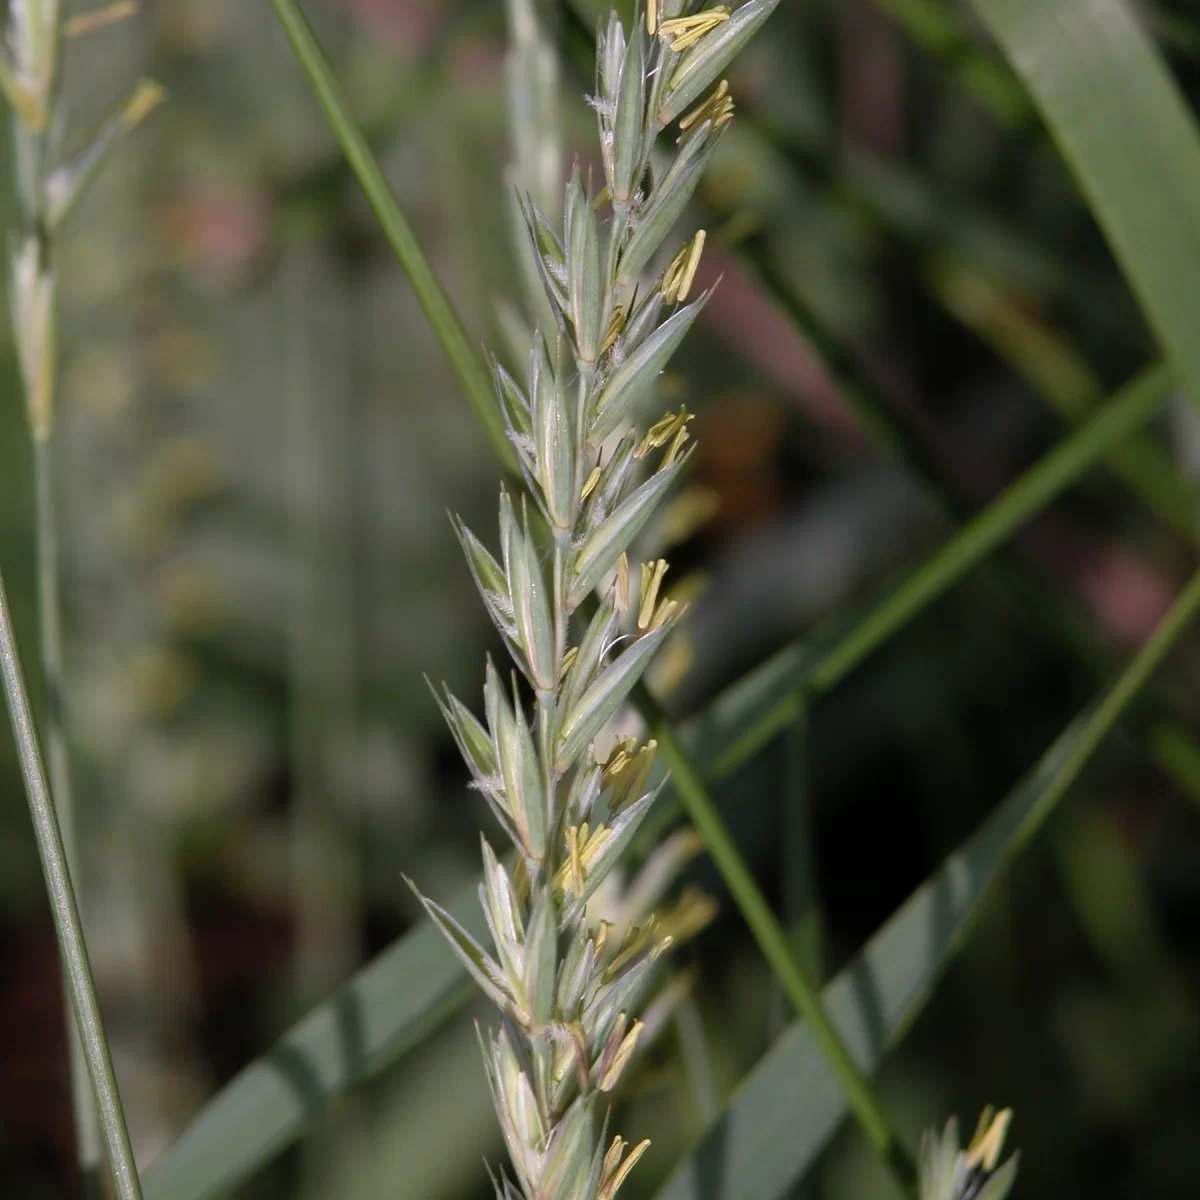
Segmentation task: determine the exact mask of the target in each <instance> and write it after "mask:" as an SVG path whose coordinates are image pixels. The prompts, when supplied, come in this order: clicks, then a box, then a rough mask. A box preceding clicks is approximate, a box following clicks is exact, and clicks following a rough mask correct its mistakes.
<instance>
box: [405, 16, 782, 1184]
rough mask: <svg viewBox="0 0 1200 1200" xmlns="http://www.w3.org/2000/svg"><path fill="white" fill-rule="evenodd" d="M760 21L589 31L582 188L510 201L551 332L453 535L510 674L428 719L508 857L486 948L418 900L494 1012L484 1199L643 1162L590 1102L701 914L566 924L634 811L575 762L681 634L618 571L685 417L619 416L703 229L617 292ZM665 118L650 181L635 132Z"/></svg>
mask: <svg viewBox="0 0 1200 1200" xmlns="http://www.w3.org/2000/svg"><path fill="white" fill-rule="evenodd" d="M776 3H778V0H749V2H748V3H746V4H743V5H741V6H740V7H738V8H737V9H736V10H733V11H731V10H730V9H729V8H728V7H726V6H724V5H716V6H713V7H711V8H698V9H693V7H692V6H691V5H689V4H688V3H687V2H686V0H649V7H640V8H639V10H638V12H637V14H636V16H635V19H634V21H633V22H632V23H631V24H630V26H629V28H628V29H627V28H626V27H625V26H624V25H623V24H622V22H621V21H620V19H619V18H618V17H617V15H616V13H611V14H610V16H609V19H608V21H607V24H606V25H605V26H604V28H603V29H602V30H601V32H600V35H599V38H598V44H597V52H596V95H595V96H594V97H592V98H591V100H590V102H591V104H592V107H593V108H594V109H595V111H596V115H597V123H598V126H599V134H600V148H601V158H602V161H603V164H604V176H605V179H604V184H603V186H602V187H601V188H600V189H599V190H598V191H597V190H596V189H595V188H594V186H593V181H592V180H591V179H590V178H585V176H584V174H583V173H582V172H581V171H580V169H579V168H578V167H576V168H575V169H574V170H573V172H572V173H571V177H570V179H569V181H568V182H567V184H566V189H565V195H564V202H563V222H562V230H561V233H560V232H559V231H558V230H557V229H555V228H554V226H553V223H552V222H551V220H550V219H549V218H548V217H547V216H546V215H545V214H544V213H543V212H542V211H541V209H540V208H539V207H538V205H537V203H536V202H535V201H534V199H533V198H532V197H530V196H528V195H521V196H520V197H519V200H520V211H521V216H522V220H523V223H524V226H525V230H526V232H527V234H528V240H529V245H530V248H531V257H532V260H533V263H534V265H535V267H536V272H537V276H538V278H539V280H540V283H541V286H542V289H543V290H544V292H545V298H546V302H547V303H546V304H544V305H543V304H539V305H538V306H537V307H538V308H539V309H540V310H541V311H543V312H547V313H548V314H549V315H550V319H551V320H552V325H551V326H550V327H549V328H543V329H541V330H538V331H537V332H535V333H534V336H533V345H532V347H531V348H530V350H529V355H528V363H527V366H526V369H525V377H524V379H523V380H521V381H518V380H517V379H515V378H514V377H513V376H512V375H510V374H509V373H508V372H507V371H506V370H504V368H503V367H501V366H500V365H499V364H498V363H496V364H494V365H493V371H494V376H495V383H496V392H497V395H498V397H499V402H500V406H501V409H502V411H503V414H504V419H505V422H506V425H507V428H508V434H509V438H510V439H511V441H512V444H513V446H514V448H515V450H516V452H517V458H518V462H519V465H520V469H521V473H522V475H523V477H524V480H525V483H526V485H527V489H528V497H527V498H525V497H523V498H521V499H520V500H518V499H516V498H515V497H513V496H512V495H510V493H509V492H508V491H507V490H502V491H501V494H500V519H499V545H498V549H497V550H496V551H495V552H493V551H492V550H490V549H488V547H487V545H485V542H484V540H483V539H481V538H479V537H478V536H476V534H475V533H473V532H472V531H471V530H470V529H468V528H467V527H466V526H465V525H463V524H462V523H461V522H456V524H455V528H456V532H457V533H458V536H459V539H460V541H461V543H462V547H463V551H464V553H465V555H466V558H467V562H468V564H469V566H470V569H471V572H472V575H473V576H474V579H475V582H476V584H477V586H478V588H479V591H480V595H481V596H482V598H483V602H484V605H485V607H486V608H487V611H488V613H489V615H490V616H491V618H492V620H493V622H494V623H495V625H496V627H497V629H498V630H499V631H500V634H501V636H502V638H503V639H504V643H505V646H506V647H507V649H508V651H509V653H510V655H511V657H512V660H513V663H514V665H515V670H514V671H513V672H512V673H511V674H510V676H509V678H508V679H505V677H504V675H503V674H502V673H501V671H500V670H499V669H498V668H497V667H496V665H495V664H494V663H492V662H491V661H489V662H488V664H487V671H486V679H485V684H484V703H483V719H482V720H481V719H479V718H478V717H476V716H475V715H474V714H473V713H472V712H471V710H470V709H469V708H468V707H467V706H466V705H465V704H463V703H461V702H460V701H459V700H458V699H457V698H456V697H454V696H452V695H450V694H449V693H448V692H447V693H446V695H445V696H444V697H439V698H438V703H439V704H440V706H441V708H442V712H443V715H444V716H445V718H446V721H447V723H448V724H449V726H450V729H451V732H452V733H453V735H454V738H455V740H456V742H457V744H458V747H459V750H460V751H461V752H462V755H463V758H464V759H465V761H466V763H467V766H468V768H469V770H470V773H471V777H472V782H473V786H474V787H475V788H477V789H478V790H479V791H480V792H481V793H482V795H483V797H484V799H485V800H486V801H487V803H488V805H489V806H490V807H491V810H492V812H493V814H494V815H495V817H496V820H497V821H498V823H499V825H500V827H501V828H502V829H503V830H504V833H505V835H506V836H507V837H508V839H509V840H510V841H511V842H512V844H513V848H514V852H515V853H514V856H513V857H512V859H511V860H509V861H508V862H506V861H505V860H504V859H503V858H502V856H501V855H499V854H497V853H496V851H495V850H494V849H493V847H492V846H491V845H490V844H489V842H488V841H487V839H486V837H485V838H483V839H482V851H483V862H484V882H483V883H482V884H481V886H480V902H481V904H482V906H483V910H484V913H485V915H486V919H487V924H488V928H489V931H490V934H491V942H492V946H491V948H490V949H488V948H485V947H484V946H482V945H480V944H479V943H478V942H476V941H475V939H474V938H472V937H471V935H470V934H469V933H467V931H466V930H465V929H463V928H462V926H461V925H459V924H458V923H457V922H456V921H455V920H454V919H453V918H452V917H451V916H450V915H449V914H448V913H447V912H446V911H445V910H444V909H442V908H441V907H440V906H438V905H437V904H435V903H433V901H431V900H428V899H424V898H422V902H423V903H424V905H425V907H426V909H427V911H428V912H429V914H430V916H431V917H432V919H433V920H434V921H435V922H436V923H437V925H438V926H439V928H440V929H441V930H442V932H443V933H444V934H445V935H446V937H447V938H448V939H449V941H450V944H451V946H452V947H453V948H454V950H455V952H456V953H457V955H458V956H459V957H460V958H461V959H462V961H463V963H464V964H465V966H466V968H467V970H468V971H469V972H470V973H471V975H472V977H473V978H474V979H475V980H476V982H477V983H478V984H479V986H480V987H481V988H482V989H483V991H484V992H485V993H486V994H487V996H488V997H489V998H490V999H491V1000H492V1002H493V1003H494V1004H495V1005H496V1007H497V1008H498V1009H499V1011H500V1023H499V1027H498V1028H497V1029H496V1030H494V1031H493V1032H491V1033H489V1034H487V1035H486V1036H483V1037H482V1038H481V1040H482V1044H483V1054H484V1060H485V1065H486V1070H487V1078H488V1083H489V1085H490V1087H491V1092H492V1099H493V1101H494V1103H495V1107H496V1112H497V1115H498V1117H499V1120H500V1125H501V1127H502V1129H503V1131H504V1137H505V1142H506V1144H507V1148H508V1153H509V1158H510V1161H511V1166H512V1171H513V1174H514V1175H515V1182H514V1181H513V1180H511V1179H509V1178H507V1177H500V1178H498V1179H496V1181H495V1186H496V1194H497V1196H499V1197H500V1198H501V1200H516V1198H518V1197H524V1200H612V1197H613V1196H615V1195H616V1193H617V1191H618V1189H619V1188H620V1187H621V1185H622V1183H623V1182H624V1181H625V1179H626V1177H627V1176H628V1174H629V1172H630V1171H631V1170H632V1168H633V1166H634V1164H635V1163H636V1162H637V1161H638V1159H639V1158H640V1157H641V1156H642V1154H643V1153H644V1152H645V1150H646V1147H647V1145H648V1143H647V1142H645V1141H642V1142H639V1143H637V1144H636V1145H633V1146H632V1147H630V1146H629V1144H628V1143H627V1142H626V1141H625V1140H624V1139H623V1138H621V1137H619V1136H617V1137H614V1138H612V1140H611V1141H608V1139H607V1136H606V1134H605V1133H604V1132H603V1130H604V1128H605V1127H606V1126H607V1115H606V1113H605V1112H603V1111H602V1109H603V1107H604V1106H605V1105H606V1101H605V1100H604V1097H605V1095H606V1094H607V1093H610V1092H612V1091H613V1089H614V1088H616V1087H617V1085H618V1084H619V1082H620V1080H621V1078H622V1075H623V1074H624V1072H625V1071H626V1069H627V1068H628V1065H629V1063H630V1061H631V1059H632V1058H633V1056H634V1055H635V1053H636V1052H637V1049H638V1046H639V1043H640V1042H641V1040H642V1039H643V1037H644V1035H645V1025H644V1024H643V1021H642V1020H641V1019H639V1017H638V1016H637V1014H638V1012H639V1011H640V1010H641V1008H642V1007H643V1004H644V1002H645V999H646V996H647V993H648V991H649V989H650V987H651V986H652V984H653V982H654V977H655V965H656V963H657V962H658V960H659V959H660V957H661V956H662V954H663V952H664V951H665V950H666V949H667V948H668V946H669V945H670V944H671V943H672V940H673V937H674V936H686V935H687V934H688V933H689V932H692V931H694V929H695V927H696V924H697V922H699V923H702V922H703V921H704V920H706V919H707V917H708V916H709V915H711V909H710V907H709V906H707V905H705V904H704V903H703V902H702V901H697V898H696V897H695V896H691V897H685V900H684V902H683V903H682V904H681V906H680V909H679V911H678V912H677V913H675V914H668V915H667V916H666V917H662V918H660V917H657V916H655V915H653V914H649V915H646V916H643V917H641V918H640V920H639V921H638V922H637V923H635V922H633V921H631V922H630V924H629V927H628V929H627V930H626V931H625V932H624V934H623V935H622V934H620V933H619V932H613V931H612V930H610V927H609V925H608V924H606V923H605V922H603V921H599V920H593V919H592V918H591V917H590V915H589V910H588V900H589V898H590V897H591V896H592V895H593V894H594V893H595V891H596V889H597V888H598V887H599V886H600V884H601V883H602V882H603V881H604V880H605V878H606V877H607V876H608V875H609V873H610V872H611V871H612V870H613V868H614V867H615V866H616V864H617V863H618V861H619V860H620V858H621V856H622V854H623V853H624V851H625V849H626V847H627V846H628V845H629V843H630V841H631V839H632V838H633V836H634V834H635V832H636V831H637V829H638V826H639V824H640V823H641V821H642V820H643V818H644V817H645V815H646V813H647V811H648V810H649V808H650V806H651V804H652V803H653V801H654V798H655V795H656V794H657V790H658V789H657V788H655V787H651V786H650V779H651V773H652V768H653V765H654V752H655V745H654V743H653V742H652V741H651V742H647V743H646V744H645V745H640V746H639V745H638V743H637V741H636V739H624V740H619V741H617V743H616V744H615V745H614V746H613V747H612V749H611V750H610V751H608V752H607V753H606V754H603V755H600V756H597V753H596V749H595V745H596V739H597V737H598V735H600V734H601V732H602V730H603V729H604V727H605V725H606V724H607V723H608V722H609V720H610V719H611V718H612V717H613V716H614V714H615V713H616V712H617V711H618V709H619V708H620V707H621V705H622V704H623V703H624V701H625V700H626V699H627V697H628V696H629V693H630V691H631V690H632V688H633V687H634V685H635V684H636V683H637V682H638V680H639V679H640V678H641V676H642V674H643V673H644V672H645V670H646V668H647V667H648V666H649V664H650V661H651V659H652V657H653V656H654V654H655V652H656V651H657V650H658V649H659V647H660V646H661V645H662V644H663V642H664V640H665V639H666V638H667V637H668V635H669V634H670V632H671V630H672V629H673V628H674V627H675V625H676V624H677V623H678V621H679V620H680V617H681V615H682V610H681V606H680V605H679V604H678V603H677V602H676V601H674V600H672V599H671V598H670V597H669V596H666V595H664V594H663V585H664V580H665V576H666V573H667V563H666V562H665V560H662V559H658V560H656V561H653V562H650V563H646V564H643V565H641V566H640V567H635V566H633V565H632V564H631V562H630V553H631V551H632V548H633V545H634V541H635V539H636V538H637V536H638V534H639V533H640V532H641V531H642V529H643V528H644V527H645V526H646V524H647V522H648V521H649V520H650V518H651V517H652V516H653V514H654V512H655V511H656V509H657V508H658V506H659V504H660V503H661V502H662V500H663V498H664V496H665V495H666V493H667V491H668V489H669V488H670V486H671V484H672V483H673V482H674V480H675V479H676V478H677V476H678V475H679V472H680V471H681V470H682V468H683V465H684V463H685V462H686V461H687V457H688V449H687V446H686V443H687V441H688V428H687V427H688V423H689V421H690V420H691V415H690V414H689V413H688V412H687V410H686V409H681V410H680V411H679V412H678V413H670V414H667V415H665V416H663V417H662V418H661V419H660V420H657V421H656V422H654V423H653V424H652V425H651V427H650V429H649V430H648V431H647V432H646V433H645V434H639V432H638V431H637V429H636V428H635V427H634V425H633V421H634V419H635V417H636V415H637V414H638V412H639V408H640V406H641V404H642V402H643V401H644V400H646V399H647V398H649V397H651V396H652V394H653V392H654V387H655V381H656V379H657V377H658V375H659V374H660V373H661V372H662V370H663V369H664V368H665V367H666V366H667V363H668V362H669V361H670V359H671V357H672V355H673V354H674V353H675V350H676V349H677V348H678V346H679V344H680V342H681V341H682V339H683V337H684V335H685V334H686V333H687V331H688V330H689V329H690V328H691V326H692V324H693V322H694V321H695V319H696V317H697V316H698V315H699V313H700V310H701V309H702V308H703V307H704V304H705V302H706V301H707V299H708V295H707V294H704V295H701V296H700V297H699V298H697V299H695V300H693V301H692V302H691V303H690V304H689V303H686V301H687V299H688V296H689V295H690V294H691V291H692V288H693V284H694V282H695V279H696V275H697V271H698V268H699V265H700V261H701V257H702V255H703V252H704V241H705V237H704V231H703V230H701V231H699V232H697V233H696V234H695V235H694V236H693V237H692V238H691V239H690V240H689V241H688V242H687V243H686V244H685V245H684V246H683V248H682V249H681V250H679V251H678V253H677V254H676V255H675V256H674V258H673V259H672V260H671V261H670V263H669V264H668V265H666V267H665V269H664V270H662V271H661V272H660V273H659V274H658V275H657V276H656V277H655V278H654V279H653V280H652V281H651V282H650V283H649V285H648V286H647V281H646V280H644V279H643V275H644V272H645V271H646V269H647V267H648V266H649V265H650V264H651V262H652V261H654V260H655V259H656V258H657V257H658V256H659V253H660V251H661V250H662V249H663V247H664V244H665V243H666V241H667V238H668V237H669V236H670V235H671V233H672V231H673V229H674V227H675V225H676V223H677V221H678V220H679V218H680V216H681V215H682V213H683V210H684V208H685V206H686V205H687V202H688V200H689V199H690V198H691V196H692V194H693V192H694V191H695V189H696V186H697V184H698V183H699V180H700V176H701V174H702V172H703V170H704V168H705V166H706V165H707V163H708V161H709V159H710V158H711V156H712V154H713V151H714V150H715V148H716V145H717V142H718V140H719V139H720V136H721V132H722V130H723V129H724V128H725V127H726V126H727V125H728V123H729V121H730V119H731V118H732V115H733V101H732V99H731V98H730V96H729V89H728V85H727V84H726V83H725V82H724V81H723V80H722V81H720V82H718V79H719V77H720V75H721V73H722V72H723V71H724V70H725V68H726V66H727V65H728V63H729V62H730V60H731V59H732V58H733V56H734V55H735V54H736V52H737V51H738V50H739V49H740V48H741V46H742V45H744V44H745V41H746V40H747V39H748V38H749V36H750V34H751V33H753V31H754V30H755V29H757V28H758V26H759V25H760V24H761V23H762V21H763V20H765V19H766V17H767V16H768V15H769V14H770V12H771V11H772V9H773V8H774V7H775V5H776ZM729 30H732V34H730V33H729V32H728V31H729ZM713 84H715V85H716V86H715V87H714V88H713V90H712V93H711V95H709V96H708V97H707V98H706V99H705V98H703V93H704V92H705V91H706V90H707V89H708V88H709V86H710V85H713ZM685 112H686V114H687V115H685V116H684V118H683V120H682V121H680V122H679V134H678V140H677V142H676V143H675V150H674V155H673V158H672V160H671V162H670V163H669V164H668V165H667V167H666V169H665V170H663V171H662V172H661V173H656V177H655V178H654V179H653V180H652V179H651V172H650V154H651V150H652V149H653V146H654V143H655V140H656V136H657V134H658V133H659V132H660V131H661V130H663V129H664V128H665V127H666V126H667V125H669V124H671V123H672V122H673V121H674V120H675V119H676V117H678V116H679V115H680V114H683V113H685ZM602 217H603V219H602ZM531 508H532V509H534V510H536V514H537V516H538V517H540V521H539V520H537V519H535V514H534V512H531ZM635 572H636V574H635ZM631 580H633V581H634V582H631ZM635 586H636V589H637V590H636V592H635V591H634V590H633V589H634V587H635ZM597 593H598V595H597ZM593 604H594V607H593ZM521 679H523V680H524V684H525V686H524V687H522V685H521ZM659 786H661V784H660V785H659Z"/></svg>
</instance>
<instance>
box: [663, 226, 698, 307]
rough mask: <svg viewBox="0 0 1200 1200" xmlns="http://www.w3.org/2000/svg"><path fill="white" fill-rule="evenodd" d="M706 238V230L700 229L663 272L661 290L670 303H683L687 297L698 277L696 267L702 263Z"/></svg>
mask: <svg viewBox="0 0 1200 1200" xmlns="http://www.w3.org/2000/svg"><path fill="white" fill-rule="evenodd" d="M704 238H705V233H704V230H703V229H701V230H698V231H697V233H696V236H695V237H694V238H692V240H691V241H690V242H688V244H687V245H686V246H684V248H683V249H682V250H680V251H679V253H678V254H677V255H675V257H674V258H673V259H672V260H671V265H670V266H669V267H668V268H667V269H666V270H665V271H664V272H663V278H662V287H661V291H662V294H663V299H664V300H665V301H666V302H667V303H668V304H682V303H683V302H684V301H685V300H686V299H687V296H688V292H690V291H691V289H692V281H693V280H694V279H695V278H696V268H697V267H699V265H700V255H701V254H702V253H703V252H704Z"/></svg>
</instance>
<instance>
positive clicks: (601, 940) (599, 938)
mask: <svg viewBox="0 0 1200 1200" xmlns="http://www.w3.org/2000/svg"><path fill="white" fill-rule="evenodd" d="M611 928H612V925H610V924H609V922H607V921H601V922H600V924H599V925H597V926H596V932H595V933H594V934H592V950H593V952H594V953H595V955H596V957H597V958H599V957H600V953H601V951H602V950H603V949H604V944H605V942H607V941H608V931H609V930H610V929H611Z"/></svg>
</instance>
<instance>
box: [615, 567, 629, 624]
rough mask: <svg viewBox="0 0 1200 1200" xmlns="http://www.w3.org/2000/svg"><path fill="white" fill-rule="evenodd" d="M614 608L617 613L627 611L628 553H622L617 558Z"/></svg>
mask: <svg viewBox="0 0 1200 1200" xmlns="http://www.w3.org/2000/svg"><path fill="white" fill-rule="evenodd" d="M616 608H617V612H619V613H627V612H628V611H629V555H628V554H624V553H622V555H621V557H620V558H618V559H617V596H616Z"/></svg>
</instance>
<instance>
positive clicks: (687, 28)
mask: <svg viewBox="0 0 1200 1200" xmlns="http://www.w3.org/2000/svg"><path fill="white" fill-rule="evenodd" d="M728 20H729V9H728V8H726V7H725V5H724V4H718V5H717V6H716V7H715V8H708V9H705V10H704V12H698V13H693V14H692V15H691V16H690V17H674V18H672V19H671V20H669V21H660V22H659V25H658V35H659V37H665V38H670V39H671V49H672V50H674V51H675V53H676V54H679V53H681V52H682V51H684V50H686V49H687V48H688V47H689V46H694V45H695V44H696V43H697V42H698V41H699V40H700V39H701V38H702V37H703V36H704V35H705V34H706V33H710V32H711V31H712V30H714V29H716V27H717V26H718V25H721V24H723V23H724V22H726V21H728Z"/></svg>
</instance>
